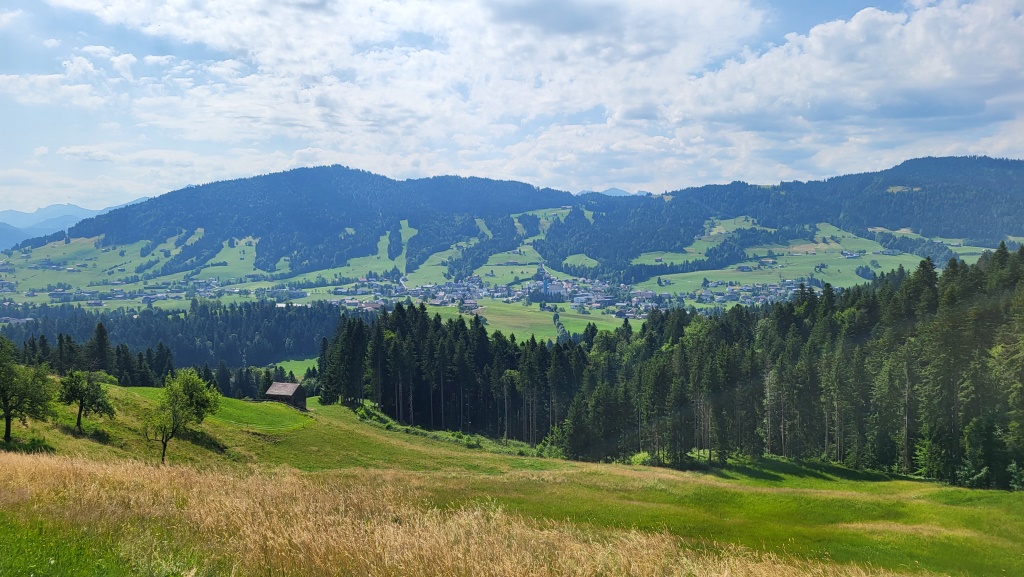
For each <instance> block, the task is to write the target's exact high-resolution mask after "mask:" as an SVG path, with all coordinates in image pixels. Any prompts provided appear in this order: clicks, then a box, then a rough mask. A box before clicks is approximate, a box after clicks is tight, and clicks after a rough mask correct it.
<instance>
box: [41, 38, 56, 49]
mask: <svg viewBox="0 0 1024 577" xmlns="http://www.w3.org/2000/svg"><path fill="white" fill-rule="evenodd" d="M43 46H45V47H47V48H57V47H58V46H60V40H57V39H56V38H47V39H46V40H43Z"/></svg>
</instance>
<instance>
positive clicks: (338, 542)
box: [0, 453, 893, 577]
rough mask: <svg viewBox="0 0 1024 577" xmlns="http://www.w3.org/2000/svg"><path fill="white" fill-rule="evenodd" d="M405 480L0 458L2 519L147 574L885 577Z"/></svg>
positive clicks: (380, 474) (393, 475) (381, 475)
mask: <svg viewBox="0 0 1024 577" xmlns="http://www.w3.org/2000/svg"><path fill="white" fill-rule="evenodd" d="M409 477H413V478H414V477H415V473H406V472H388V471H370V470H363V471H354V472H349V473H346V474H345V475H334V474H304V473H298V472H293V471H287V470H281V471H277V472H273V473H251V474H230V473H224V472H211V471H199V470H195V469H190V468H183V467H156V466H151V465H146V464H141V463H137V462H130V461H125V462H116V463H99V462H95V461H89V460H86V459H81V458H68V457H52V456H37V455H22V454H13V453H0V510H3V511H8V512H11V513H13V514H15V515H18V516H19V517H23V518H27V519H33V520H41V521H43V522H48V523H53V524H55V525H58V526H66V525H70V526H77V527H88V528H90V529H89V530H90V532H95V533H96V534H98V535H101V536H103V537H105V538H111V539H114V540H115V541H116V542H118V543H119V547H120V549H121V551H122V553H123V554H124V555H125V557H127V558H128V559H130V560H131V561H132V562H133V563H135V564H136V565H137V566H138V567H140V568H142V569H145V570H146V571H147V572H156V573H160V572H164V571H165V570H168V571H175V572H181V573H184V574H231V575H311V576H316V575H376V576H387V575H395V576H397V575H413V576H419V575H423V576H426V575H466V576H470V575H472V576H484V577H486V576H505V575H509V576H511V575H517V576H518V575H579V576H583V575H637V576H653V575H665V576H667V575H680V576H682V575H693V576H705V575H706V576H711V575H730V576H768V575H771V576H784V577H785V576H798V575H801V576H802V575H815V576H826V575H828V576H831V575H841V576H865V575H893V573H889V572H885V571H878V570H870V569H865V568H862V567H854V566H845V565H836V564H831V563H827V562H824V563H823V562H817V561H799V560H791V559H783V558H780V557H778V556H775V555H773V554H768V553H760V552H755V551H751V550H747V549H741V548H737V547H730V546H726V547H718V546H716V545H715V544H710V543H709V544H705V545H704V546H701V547H699V548H697V549H693V548H688V547H686V546H684V543H683V542H681V541H680V540H679V539H677V538H675V537H672V536H670V535H667V534H657V533H646V532H640V531H593V530H585V529H581V528H580V527H578V526H575V525H573V524H571V523H567V522H544V521H535V520H529V519H525V518H522V517H520V516H517V515H512V514H509V513H507V512H505V511H503V510H502V509H500V508H498V507H496V506H493V505H490V504H487V503H479V504H474V505H470V506H465V507H461V508H457V509H453V510H442V509H437V508H431V507H428V506H426V505H424V499H423V497H422V495H421V494H420V491H419V490H418V489H417V488H416V482H415V480H411V482H407V481H409V480H410V479H408V478H409ZM160 567H165V569H164V570H161V569H160ZM166 568H173V569H166Z"/></svg>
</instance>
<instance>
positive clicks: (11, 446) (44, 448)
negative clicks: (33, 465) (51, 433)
mask: <svg viewBox="0 0 1024 577" xmlns="http://www.w3.org/2000/svg"><path fill="white" fill-rule="evenodd" d="M0 449H2V450H4V451H9V452H11V453H30V454H31V453H35V454H40V453H46V454H52V453H55V452H57V449H56V448H55V447H54V446H53V445H51V444H50V443H49V442H47V440H46V439H44V438H42V437H32V438H30V439H27V440H24V439H12V440H11V442H10V443H4V442H0Z"/></svg>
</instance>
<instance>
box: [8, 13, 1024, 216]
mask: <svg viewBox="0 0 1024 577" xmlns="http://www.w3.org/2000/svg"><path fill="white" fill-rule="evenodd" d="M1022 12H1024V0H974V1H969V2H964V1H960V2H958V1H934V2H933V1H927V0H910V1H902V0H884V1H877V2H860V1H854V0H828V1H823V0H714V1H707V0H629V1H628V2H627V1H613V0H561V1H560V0H437V1H420V0H395V1H392V0H339V1H335V0H246V1H240V0H170V1H156V0H46V1H45V2H43V1H40V0H4V2H3V3H2V4H0V126H2V127H3V130H2V131H0V209H2V208H17V209H22V210H25V209H33V208H36V207H38V206H44V205H48V204H53V203H64V202H72V203H76V204H79V205H82V206H86V207H90V208H100V207H103V206H109V205H113V204H119V203H122V202H125V201H128V200H131V199H134V198H137V197H139V196H144V195H156V194H160V193H162V192H166V191H168V190H173V189H177V188H180V187H182V186H185V185H187V184H198V183H203V182H209V181H212V180H221V179H227V178H235V177H241V176H251V175H253V174H260V173H267V172H274V171H279V170H285V169H288V168H292V167H297V166H309V165H321V164H334V163H339V164H345V165H348V166H352V167H357V168H362V169H366V170H370V171H373V172H377V173H381V174H384V175H387V176H390V177H393V178H413V177H421V176H430V175H437V174H461V175H477V176H487V177H492V178H508V179H517V180H523V181H526V182H530V183H533V184H536V185H540V186H551V187H555V188H560V189H565V190H571V191H578V190H583V189H595V190H601V189H604V188H608V187H618V188H623V189H626V190H629V191H637V190H644V191H653V192H662V191H665V190H672V189H677V188H681V187H684V186H689V185H698V184H705V183H712V182H729V181H732V180H746V181H749V182H758V183H776V182H779V181H780V180H792V179H810V178H821V177H827V176H831V175H836V174H842V173H848V172H857V171H865V170H878V169H882V168H887V167H889V166H892V165H894V164H897V163H899V162H901V161H903V160H905V159H907V158H912V157H917V156H925V155H962V154H987V155H992V156H1002V157H1013V158H1024V16H1022Z"/></svg>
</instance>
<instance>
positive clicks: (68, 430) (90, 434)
mask: <svg viewBox="0 0 1024 577" xmlns="http://www.w3.org/2000/svg"><path fill="white" fill-rule="evenodd" d="M57 430H59V431H60V432H62V433H64V434H65V435H69V436H71V437H75V438H76V439H91V440H93V441H96V442H97V443H100V444H101V445H109V444H110V443H111V441H112V438H111V437H110V433H108V432H107V431H106V430H105V429H101V428H98V427H97V428H95V429H92V430H89V429H85V431H84V432H83V431H79V430H78V428H77V427H75V426H74V425H68V424H66V423H57Z"/></svg>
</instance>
